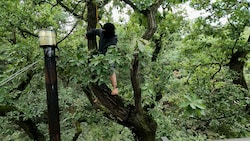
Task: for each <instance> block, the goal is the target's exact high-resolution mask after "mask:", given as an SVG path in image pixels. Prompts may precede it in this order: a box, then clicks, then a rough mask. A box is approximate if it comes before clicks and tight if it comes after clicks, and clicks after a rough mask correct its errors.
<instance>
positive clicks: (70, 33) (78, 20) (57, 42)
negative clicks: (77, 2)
mask: <svg viewBox="0 0 250 141" xmlns="http://www.w3.org/2000/svg"><path fill="white" fill-rule="evenodd" d="M79 22H80V20H78V21H77V22H76V23H75V24H74V26H73V27H72V29H71V30H70V32H69V33H68V34H67V35H66V36H65V37H64V38H62V39H61V40H60V41H59V42H57V43H56V45H58V44H60V43H61V42H62V41H63V40H65V39H66V38H67V37H68V36H69V35H70V34H71V33H72V32H73V31H74V29H75V28H76V26H77V25H78V23H79Z"/></svg>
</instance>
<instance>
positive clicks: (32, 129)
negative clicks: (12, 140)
mask: <svg viewBox="0 0 250 141" xmlns="http://www.w3.org/2000/svg"><path fill="white" fill-rule="evenodd" d="M11 111H18V112H20V111H19V110H18V109H17V108H16V107H15V106H8V105H0V116H6V115H7V113H8V112H11ZM20 114H23V113H22V112H20ZM19 117H20V118H19V119H18V120H17V119H13V121H12V122H13V123H15V124H17V125H18V126H19V127H20V128H22V129H23V130H24V131H25V132H26V133H27V135H28V136H29V137H30V138H31V139H33V140H36V141H44V140H45V137H44V135H43V134H42V133H41V132H40V131H39V129H38V128H37V126H36V123H34V122H33V121H32V120H31V119H30V118H29V119H27V120H24V119H23V116H19Z"/></svg>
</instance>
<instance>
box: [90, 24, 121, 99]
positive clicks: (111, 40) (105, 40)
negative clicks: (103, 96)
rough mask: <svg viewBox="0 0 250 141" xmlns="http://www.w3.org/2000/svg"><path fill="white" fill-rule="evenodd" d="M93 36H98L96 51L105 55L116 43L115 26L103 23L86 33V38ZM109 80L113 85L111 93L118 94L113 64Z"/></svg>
mask: <svg viewBox="0 0 250 141" xmlns="http://www.w3.org/2000/svg"><path fill="white" fill-rule="evenodd" d="M94 36H99V37H100V40H99V48H98V52H99V54H103V55H105V54H106V53H107V51H108V49H111V48H116V44H117V36H116V35H115V26H114V24H112V23H105V24H104V25H103V27H102V29H92V30H90V31H88V32H87V33H86V36H85V37H86V38H87V39H90V40H91V39H92V38H93V37H94ZM110 70H111V73H110V74H111V75H110V80H111V84H112V87H113V90H112V92H111V94H112V95H117V94H118V88H117V80H116V74H115V65H114V64H110Z"/></svg>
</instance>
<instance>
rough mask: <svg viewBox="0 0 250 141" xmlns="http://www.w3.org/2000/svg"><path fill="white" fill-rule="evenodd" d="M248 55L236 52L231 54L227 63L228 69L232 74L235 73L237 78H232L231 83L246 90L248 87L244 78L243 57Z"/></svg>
mask: <svg viewBox="0 0 250 141" xmlns="http://www.w3.org/2000/svg"><path fill="white" fill-rule="evenodd" d="M247 54H248V51H244V50H242V51H239V50H238V51H236V52H235V53H233V54H232V56H231V58H230V62H229V68H230V70H232V71H233V72H236V73H237V75H238V76H237V77H234V79H233V83H234V84H238V85H240V86H241V87H242V88H245V89H247V90H248V86H247V83H246V80H245V77H244V70H243V69H244V65H245V60H244V59H245V57H246V55H247Z"/></svg>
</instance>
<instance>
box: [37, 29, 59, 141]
mask: <svg viewBox="0 0 250 141" xmlns="http://www.w3.org/2000/svg"><path fill="white" fill-rule="evenodd" d="M39 44H40V47H41V48H43V50H44V61H45V83H46V91H47V107H48V123H49V135H50V141H60V140H61V139H60V124H59V105H58V90H57V73H56V56H55V48H56V35H55V32H54V31H51V30H41V31H40V32H39Z"/></svg>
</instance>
